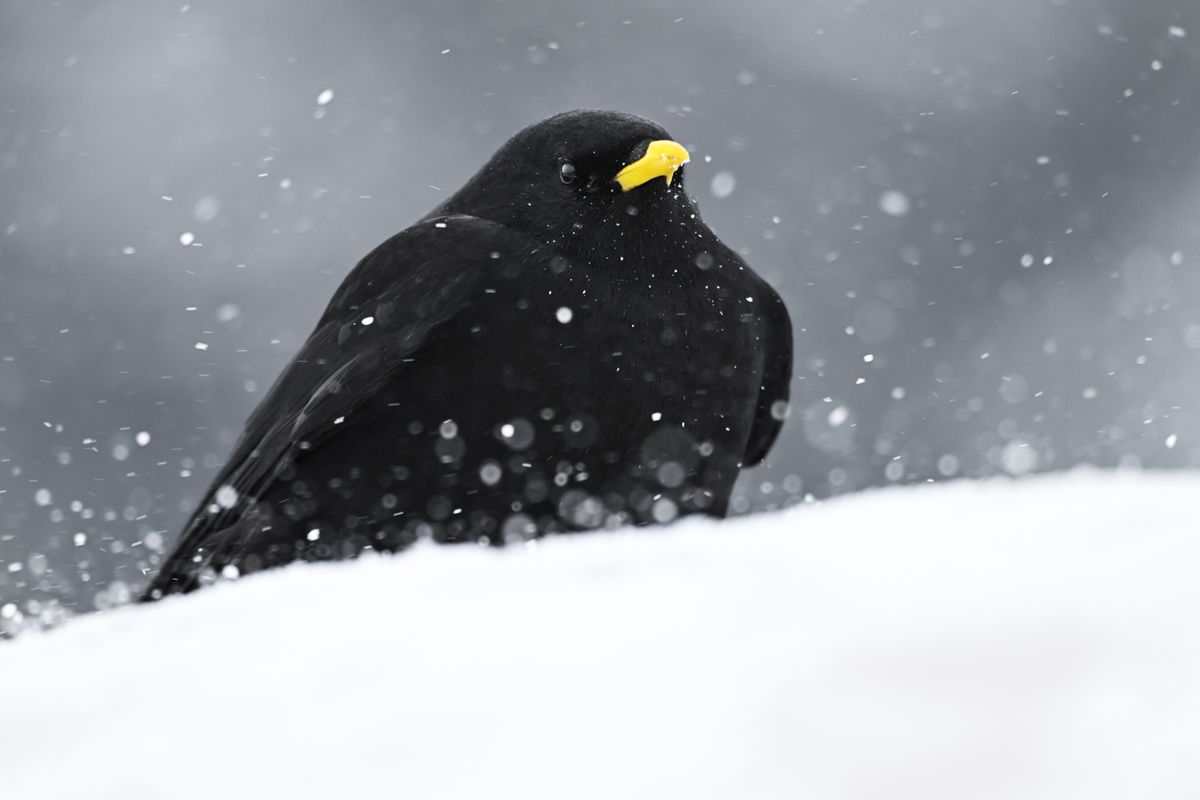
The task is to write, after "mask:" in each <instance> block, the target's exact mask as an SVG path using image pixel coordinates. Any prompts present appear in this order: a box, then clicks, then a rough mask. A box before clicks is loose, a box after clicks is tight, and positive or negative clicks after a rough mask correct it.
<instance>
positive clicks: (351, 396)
mask: <svg viewBox="0 0 1200 800" xmlns="http://www.w3.org/2000/svg"><path fill="white" fill-rule="evenodd" d="M536 250H537V247H536V245H534V244H532V243H531V242H530V241H529V240H528V239H526V238H525V237H524V236H522V235H521V234H518V233H515V232H513V231H510V230H509V229H507V228H504V227H502V226H500V225H497V224H495V223H492V222H487V221H485V220H480V219H476V218H474V217H463V216H455V217H443V218H433V219H429V220H426V221H422V222H420V223H418V224H417V225H415V226H413V227H412V228H409V229H407V230H405V231H404V232H402V233H400V234H397V235H396V236H394V237H392V238H391V239H389V240H388V241H386V242H384V243H383V244H382V245H380V246H379V247H378V248H376V249H375V250H374V251H373V252H371V253H370V254H369V255H367V256H366V257H365V258H364V259H363V260H362V261H360V262H359V263H358V265H357V266H356V267H355V268H354V270H353V271H352V272H351V273H350V275H349V276H348V277H347V278H346V280H345V281H343V283H342V285H341V287H340V288H339V289H338V291H337V292H336V293H335V295H334V297H333V299H332V300H331V301H330V303H329V306H328V307H327V308H326V310H325V313H324V314H323V315H322V316H321V320H320V322H318V324H317V327H316V329H315V330H314V331H313V333H312V335H311V336H310V337H309V338H308V341H306V342H305V343H304V346H303V347H302V348H301V350H300V352H299V353H298V354H297V355H296V358H295V359H294V360H293V361H292V363H291V364H290V365H288V367H287V368H286V369H285V370H284V371H283V373H282V374H281V375H280V376H279V378H278V379H277V380H276V381H275V384H274V385H273V386H272V387H271V390H270V391H269V392H268V393H267V395H266V397H264V399H263V401H262V403H260V404H259V406H258V408H257V409H256V410H255V411H254V413H253V414H252V415H251V416H250V419H249V420H248V421H247V423H246V429H245V431H244V432H243V434H242V437H241V439H240V440H239V442H238V444H237V446H236V447H235V448H234V452H233V454H232V455H231V456H230V458H229V460H228V462H226V464H225V467H224V468H223V469H222V470H221V472H220V473H219V474H218V476H217V478H216V480H215V481H213V484H212V486H211V487H210V488H209V491H208V494H207V496H206V498H205V501H204V502H203V503H202V504H201V505H200V507H199V508H198V509H197V510H196V512H195V513H194V514H193V515H192V517H191V519H190V520H189V521H188V523H187V525H186V526H184V530H183V535H182V537H181V538H180V541H179V544H178V545H176V548H175V550H174V552H173V553H172V555H171V556H170V558H168V560H167V563H166V564H165V565H164V567H163V569H162V570H161V572H160V573H159V575H158V577H157V578H156V579H155V581H154V582H153V583H152V584H151V586H150V589H149V590H147V594H146V596H147V597H150V596H153V595H154V594H155V593H156V591H157V592H162V593H166V592H169V591H178V590H179V589H180V588H182V587H181V583H186V584H188V588H190V585H191V584H192V582H193V581H194V575H195V574H196V573H198V572H199V571H200V570H201V569H202V568H203V565H204V564H205V563H207V562H208V561H209V560H210V559H211V556H212V554H213V553H214V552H215V551H218V550H221V551H223V550H227V549H229V547H230V546H231V545H232V544H233V543H232V542H230V541H226V540H228V539H230V537H238V536H240V535H242V533H240V532H239V526H238V525H237V523H238V520H239V519H241V518H242V517H244V516H245V514H246V513H247V511H248V510H249V509H250V508H251V507H252V506H253V504H254V503H255V502H257V500H258V498H259V497H260V496H261V495H262V494H263V493H264V492H265V491H266V489H267V488H268V487H269V486H270V485H271V483H272V482H273V481H274V480H275V478H276V476H277V475H278V474H279V472H280V471H281V470H283V469H284V468H286V467H287V466H288V464H290V463H291V461H292V460H293V459H294V458H295V457H296V456H297V455H298V454H299V453H300V452H302V451H304V450H308V449H311V448H314V447H316V446H318V445H319V444H320V443H321V442H322V441H325V440H326V439H328V438H329V437H330V436H333V435H336V433H337V432H338V431H339V430H341V429H342V428H341V427H340V426H341V423H342V421H343V419H344V418H345V417H347V416H348V415H350V414H351V413H353V411H354V410H355V409H356V408H357V407H359V406H360V405H361V404H362V403H363V402H365V401H367V400H368V399H370V398H371V397H373V396H374V395H375V394H376V393H377V392H378V391H379V390H380V388H381V387H382V386H384V385H385V384H386V383H388V382H389V381H392V380H395V378H396V377H397V376H398V375H400V374H401V373H402V371H403V370H404V368H405V365H406V364H408V363H411V362H412V361H413V360H414V359H415V358H417V357H419V354H420V351H421V349H422V347H423V345H424V344H425V343H426V342H428V341H429V340H430V338H431V337H432V336H433V335H434V334H436V332H437V331H438V329H439V328H441V327H442V326H444V325H445V324H446V323H447V322H448V321H450V320H451V319H453V318H455V317H456V316H458V315H459V314H461V313H462V312H463V311H464V310H465V309H466V308H467V307H468V306H469V305H470V302H471V300H472V299H473V298H474V297H475V296H476V295H477V293H478V292H479V291H480V290H481V283H483V279H484V277H485V276H486V275H487V274H488V273H489V272H490V271H494V270H497V269H506V270H507V269H509V266H508V265H513V264H525V263H529V261H530V260H531V258H530V257H531V255H532V254H533V252H536ZM343 387H347V388H346V390H345V391H343ZM197 556H199V558H197Z"/></svg>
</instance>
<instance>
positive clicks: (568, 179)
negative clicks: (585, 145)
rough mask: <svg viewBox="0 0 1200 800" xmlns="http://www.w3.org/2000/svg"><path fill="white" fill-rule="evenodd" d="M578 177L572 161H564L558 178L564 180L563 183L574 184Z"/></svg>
mask: <svg viewBox="0 0 1200 800" xmlns="http://www.w3.org/2000/svg"><path fill="white" fill-rule="evenodd" d="M577 176H578V172H577V171H576V169H575V165H574V164H572V163H571V162H570V161H564V162H563V163H562V166H561V167H559V168H558V177H559V178H561V179H562V182H563V183H567V184H571V183H574V182H575V178H576V177H577Z"/></svg>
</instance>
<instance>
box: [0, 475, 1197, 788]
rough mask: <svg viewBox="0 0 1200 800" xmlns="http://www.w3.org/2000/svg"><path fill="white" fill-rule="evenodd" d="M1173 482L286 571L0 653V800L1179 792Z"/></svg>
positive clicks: (963, 492) (1188, 480) (926, 495)
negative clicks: (14, 799) (0, 793)
mask: <svg viewBox="0 0 1200 800" xmlns="http://www.w3.org/2000/svg"><path fill="white" fill-rule="evenodd" d="M1198 493H1200V477H1197V476H1178V475H1177V476H1168V475H1154V476H1150V475H1111V474H1109V475H1102V474H1091V473H1088V474H1073V475H1069V476H1060V477H1051V478H1041V479H1036V480H1028V481H1023V482H1005V481H998V482H988V483H975V484H972V483H958V484H953V485H944V486H937V487H918V488H909V489H897V490H889V491H883V492H877V493H873V494H866V495H861V496H858V497H854V498H849V499H845V500H840V501H836V502H831V503H827V504H825V505H822V506H817V507H807V508H802V509H795V510H792V511H790V512H787V513H781V514H774V515H765V516H760V517H754V518H748V519H742V520H740V521H734V522H729V523H725V524H719V525H718V524H713V523H709V522H699V521H689V522H685V523H683V524H680V525H676V526H674V527H673V528H670V529H669V530H666V531H659V532H646V531H643V532H636V533H634V532H621V533H617V534H611V535H605V534H598V535H593V536H585V537H575V538H560V539H555V540H550V541H546V542H543V543H541V544H540V545H538V546H536V547H533V548H529V549H522V550H516V549H513V550H508V551H501V552H498V551H491V550H478V549H474V548H470V547H457V548H433V547H431V548H427V549H421V550H417V551H416V552H411V553H408V554H406V555H404V556H402V557H399V558H392V559H387V558H371V559H364V560H361V561H359V562H355V563H347V564H339V565H322V566H307V567H298V568H291V569H288V570H283V571H279V572H276V573H273V574H267V575H263V576H259V577H256V578H254V579H250V580H246V581H242V582H240V583H237V584H233V585H229V586H225V587H222V588H218V589H215V590H210V591H206V592H202V593H200V594H197V595H193V596H190V597H186V598H178V599H171V600H167V601H165V602H163V603H160V604H157V605H154V606H147V607H137V608H126V609H122V610H120V611H116V612H112V613H109V614H106V615H97V616H94V617H91V618H84V619H79V620H76V621H73V622H72V623H70V624H69V625H67V626H66V627H65V628H63V629H61V630H58V631H54V632H51V633H48V634H42V635H29V636H26V637H23V638H22V639H20V640H18V641H16V642H14V643H11V644H8V645H5V646H3V647H0V787H3V793H4V795H5V796H6V797H37V798H77V797H90V798H121V799H122V800H125V799H126V798H135V797H153V798H210V797H219V798H226V797H253V798H265V797H288V798H309V797H312V798H330V797H347V798H357V797H368V796H386V797H398V798H404V797H407V798H424V797H489V798H495V797H514V798H516V797H519V798H537V797H545V798H592V797H595V798H630V797H644V798H735V797H738V798H776V797H778V798H801V797H812V798H881V800H882V799H884V798H886V800H895V798H907V797H911V798H921V799H922V800H929V799H930V798H942V797H945V798H1000V797H1014V798H1018V797H1019V798H1023V799H1025V798H1056V800H1060V799H1061V798H1087V800H1096V798H1109V797H1111V798H1128V797H1154V798H1159V799H1161V798H1173V797H1181V798H1182V797H1188V798H1194V797H1198V796H1200V770H1198V769H1196V767H1195V764H1194V759H1195V747H1196V743H1197V742H1200V693H1198V685H1200V678H1198V676H1200V629H1198V627H1197V625H1196V620H1195V617H1196V614H1197V610H1198V609H1200V602H1198V601H1200V581H1198V580H1197V568H1196V563H1197V560H1198V558H1200V538H1198V536H1200V522H1197V514H1196V513H1195V511H1194V505H1195V502H1196V498H1197V494H1198Z"/></svg>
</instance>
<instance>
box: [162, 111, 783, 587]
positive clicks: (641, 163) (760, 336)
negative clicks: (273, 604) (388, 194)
mask: <svg viewBox="0 0 1200 800" xmlns="http://www.w3.org/2000/svg"><path fill="white" fill-rule="evenodd" d="M687 160H688V154H687V151H686V150H685V149H684V148H683V147H682V146H681V145H679V144H677V143H676V142H674V141H672V140H671V137H670V136H669V135H668V134H667V132H666V131H665V130H664V129H663V128H662V127H660V126H659V125H657V124H655V123H653V122H651V121H649V120H645V119H642V118H640V117H635V116H631V115H628V114H620V113H615V112H606V111H574V112H569V113H565V114H560V115H558V116H554V117H551V118H550V119H547V120H545V121H543V122H540V123H537V124H535V125H532V126H530V127H528V128H526V129H525V130H523V131H521V132H520V133H518V134H517V135H516V136H514V137H513V138H512V139H510V140H509V141H508V143H506V144H505V145H504V146H503V147H501V148H500V150H499V152H497V153H496V154H495V155H494V156H493V157H492V159H491V160H490V161H489V162H488V163H487V164H486V165H484V167H483V169H482V170H480V171H479V173H478V174H477V175H475V177H473V178H471V180H469V181H468V182H467V184H466V185H465V186H464V187H463V188H462V189H461V190H459V191H458V192H457V193H456V194H455V195H454V196H453V197H451V198H450V199H449V200H448V201H446V202H445V203H444V204H443V205H441V206H440V207H438V208H437V209H435V210H434V211H433V212H431V213H430V214H429V215H428V216H426V217H425V218H423V219H422V220H420V221H419V222H417V223H416V224H415V225H413V226H412V227H410V228H408V229H406V230H404V231H402V232H400V233H398V234H396V235H395V236H393V237H392V238H391V239H388V240H387V241H386V242H384V243H383V244H381V245H380V246H379V247H377V248H376V249H375V250H374V251H372V252H371V253H370V254H368V255H367V256H366V257H365V258H364V259H363V260H362V261H360V262H359V263H358V265H357V266H356V267H355V268H354V270H353V271H351V273H350V275H349V276H348V277H347V278H346V280H345V281H344V282H343V283H342V285H341V286H340V287H339V288H338V290H337V292H336V293H335V294H334V296H333V299H332V300H331V301H330V303H329V306H328V308H327V309H326V310H325V313H324V314H323V315H322V316H321V319H320V321H319V322H318V323H317V326H316V329H315V330H314V331H313V333H312V335H311V336H310V337H309V339H308V341H307V342H305V344H304V346H303V347H302V348H301V350H300V352H299V354H298V355H297V356H296V358H295V360H294V361H293V362H292V363H291V365H290V366H288V368H287V369H286V370H284V372H283V374H282V375H281V376H280V377H279V378H278V379H277V380H276V382H275V385H274V386H273V387H272V388H271V390H270V392H268V394H267V395H266V397H265V398H264V399H263V401H262V403H261V404H260V405H259V407H258V409H257V410H256V411H255V412H254V413H253V414H252V415H251V417H250V419H249V421H248V422H247V423H246V430H245V432H244V434H243V435H242V438H241V440H240V442H239V443H238V444H237V446H236V448H235V449H234V452H233V454H232V455H231V457H230V459H229V461H228V463H227V464H226V465H225V467H224V468H223V469H222V470H221V473H220V475H219V476H218V477H217V479H216V481H215V482H214V483H213V485H212V488H211V489H210V490H209V492H208V495H207V496H206V498H205V500H204V502H203V503H202V504H201V506H200V507H199V508H198V509H197V510H196V512H195V513H194V514H193V515H192V518H191V519H190V520H189V522H188V523H187V525H186V527H185V528H184V531H183V535H182V538H181V540H180V542H179V544H178V546H177V548H176V550H175V551H174V553H173V554H172V555H171V556H170V557H169V558H168V559H167V561H166V563H165V565H164V567H163V569H162V571H161V572H160V573H159V575H158V576H157V578H156V579H155V580H154V582H153V583H152V585H151V587H150V589H149V590H147V592H146V594H145V595H144V599H156V598H158V597H161V596H163V595H164V594H170V593H174V592H182V591H190V590H191V589H194V588H196V587H197V586H199V585H202V584H203V583H206V582H208V581H209V580H212V579H214V578H215V577H217V576H220V575H225V576H230V575H235V574H245V573H249V572H254V571H257V570H261V569H264V568H267V567H272V566H276V565H280V564H285V563H288V562H291V561H295V560H320V559H332V558H344V557H349V556H353V555H355V554H357V553H359V552H360V551H362V550H364V549H367V548H371V549H375V550H386V551H394V550H399V549H402V548H404V547H406V546H407V545H409V544H411V543H413V542H414V541H417V540H419V539H422V538H431V539H433V540H435V541H442V542H453V541H482V542H491V543H494V544H502V543H504V542H508V541H514V540H523V539H528V538H531V537H535V536H539V535H542V534H546V533H554V532H560V531H576V530H586V529H591V528H601V527H613V526H617V525H627V524H635V525H637V524H646V523H652V522H666V521H669V520H671V519H673V518H675V517H677V516H681V515H686V514H695V513H700V514H707V515H710V516H715V517H721V516H724V515H725V513H726V509H727V506H728V501H729V495H730V491H731V490H732V487H733V484H734V480H735V479H736V478H737V474H738V470H739V469H740V468H741V467H744V466H750V465H753V464H757V463H758V462H759V461H761V460H762V458H763V457H764V456H765V455H766V453H767V450H768V449H769V448H770V447H771V444H772V442H774V440H775V437H776V435H777V434H778V432H779V428H780V425H781V424H782V423H781V421H782V419H783V417H784V412H785V410H786V405H787V400H788V383H789V380H790V373H791V352H792V334H791V323H790V321H789V319H788V314H787V311H786V309H785V308H784V305H783V303H782V301H781V300H780V298H779V296H778V295H777V294H776V293H775V292H774V290H772V289H771V287H770V286H768V285H767V284H766V283H765V282H763V280H762V279H761V278H759V277H758V276H757V275H756V274H755V273H754V272H753V271H752V270H751V269H750V268H749V267H748V266H747V265H746V264H745V263H744V262H743V261H742V259H741V258H739V257H738V256H737V255H736V254H735V253H733V252H732V251H731V250H730V249H729V248H727V247H726V246H725V245H723V244H722V243H721V241H720V240H719V239H718V238H717V237H716V235H715V234H714V233H713V232H712V231H711V230H709V229H708V227H707V226H706V225H705V224H704V223H703V222H702V221H701V219H700V214H699V212H698V211H697V209H696V205H695V203H694V202H693V200H692V199H691V198H689V197H688V195H687V194H686V193H685V192H684V187H683V164H684V163H685V162H687Z"/></svg>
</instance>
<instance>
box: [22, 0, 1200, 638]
mask: <svg viewBox="0 0 1200 800" xmlns="http://www.w3.org/2000/svg"><path fill="white" fill-rule="evenodd" d="M1198 60H1200V6H1197V4H1196V3H1194V2H1192V0H1005V2H997V1H996V0H987V1H986V2H982V1H979V2H973V1H971V0H825V1H821V0H789V1H787V2H784V1H783V0H779V1H778V2H770V1H769V0H739V2H736V3H731V2H724V1H722V2H694V3H684V2H653V1H652V2H645V1H644V0H643V1H642V2H627V1H626V0H615V1H612V2H604V3H598V2H557V1H555V0H506V1H504V2H475V3H467V2H448V1H447V0H438V2H433V1H432V0H431V1H429V2H413V1H410V2H382V1H377V2H336V3H335V2H326V3H321V2H313V1H311V0H305V1H303V2H296V1H292V2H282V1H274V0H213V1H210V0H199V1H197V2H191V3H179V2H176V3H173V4H172V3H149V2H144V3H143V2H73V3H66V4H51V3H47V2H34V1H33V0H2V1H0V628H3V629H5V630H10V631H11V630H15V629H17V628H18V627H21V626H23V625H30V624H36V623H37V622H39V621H53V620H54V619H55V618H56V617H57V616H59V615H61V614H63V613H65V612H70V611H83V610H89V609H93V608H104V607H107V606H109V605H111V604H113V603H118V602H121V601H122V600H124V599H126V598H127V597H128V596H129V594H130V592H134V591H136V590H137V588H138V587H140V586H141V585H142V584H143V583H144V582H145V581H146V580H147V575H148V573H152V572H153V570H154V569H155V566H156V564H157V563H158V560H159V559H160V558H161V556H162V554H163V553H164V551H167V550H169V548H170V546H171V544H172V543H173V541H174V538H175V536H176V535H177V533H178V529H179V526H180V525H181V524H182V522H183V520H184V517H185V516H186V514H187V513H188V512H189V511H190V510H191V509H192V507H193V506H194V505H195V503H196V502H197V501H198V499H199V497H200V495H201V493H202V492H203V490H204V489H205V488H206V487H207V485H208V483H209V481H210V479H211V477H212V476H213V474H214V472H215V470H216V468H217V466H218V465H219V464H220V463H221V461H222V459H223V458H224V457H225V455H226V453H227V451H228V450H229V449H230V447H231V445H232V443H233V441H234V439H235V437H236V436H237V434H238V432H239V429H240V426H241V423H242V421H243V419H244V418H245V417H246V415H247V414H248V412H249V411H250V409H251V408H252V407H253V406H254V404H255V403H256V402H257V401H258V399H259V398H260V397H261V396H262V394H263V392H264V390H265V389H266V388H267V387H268V386H269V384H270V382H271V380H272V379H273V377H274V376H275V374H276V372H277V371H278V370H279V369H280V368H281V367H282V366H283V365H284V364H285V363H286V361H287V360H288V359H289V357H290V356H291V354H292V353H293V352H294V350H295V349H296V348H297V347H298V346H299V344H300V343H301V342H302V341H303V339H304V338H305V336H306V335H307V333H308V331H309V329H310V327H311V326H312V324H313V323H314V322H315V319H316V317H317V315H318V313H319V311H320V309H321V308H322V307H323V305H324V303H325V301H326V300H327V299H328V297H329V295H330V294H331V293H332V291H333V289H334V288H335V287H336V285H337V284H338V282H339V281H340V280H341V278H342V276H343V275H344V274H345V273H346V272H347V271H348V270H349V269H350V267H351V266H352V265H353V264H354V263H355V262H356V260H357V259H358V258H359V257H361V256H362V255H364V254H365V253H366V252H367V251H368V250H369V249H371V248H372V247H373V246H374V245H375V244H376V243H378V242H379V241H381V240H382V239H384V238H386V237H387V236H389V235H390V234H392V233H393V232H395V231H397V230H399V229H401V228H403V227H405V226H406V225H408V224H409V223H410V222H412V221H413V220H415V219H416V218H417V217H419V216H420V215H422V214H424V213H425V212H426V211H428V210H429V209H430V208H432V207H433V206H434V205H436V204H437V203H438V202H439V201H441V200H443V199H444V198H446V197H447V196H448V194H449V193H450V192H452V191H453V190H454V189H455V188H456V187H457V186H459V185H460V184H461V183H462V182H463V180H464V179H465V178H467V177H468V176H469V175H470V174H472V173H473V172H474V171H475V170H476V169H477V168H478V167H479V166H480V165H481V164H482V163H483V162H484V161H485V160H486V159H487V158H488V156H489V155H490V154H491V153H492V151H493V150H494V149H495V148H496V147H498V146H499V145H500V144H501V143H502V142H503V141H504V140H505V139H506V138H507V137H508V136H509V135H511V134H512V133H514V132H515V131H516V130H518V129H519V128H521V127H523V126H524V125H526V124H528V123H530V122H533V121H535V120H537V119H539V118H542V117H545V116H547V115H549V114H552V113H555V112H558V111H562V110H566V109H571V108H580V107H601V108H614V109H620V110H625V111H631V112H635V113H639V114H642V115H645V116H648V117H652V118H654V119H656V120H658V121H659V122H661V123H663V124H664V125H665V126H666V127H667V128H668V129H669V130H670V131H671V132H672V134H673V135H674V136H675V137H676V138H677V139H679V140H680V141H681V142H683V143H684V144H685V145H686V146H687V147H688V148H689V149H690V150H691V151H692V153H693V163H692V164H691V165H690V166H689V168H688V171H689V175H688V188H689V191H690V192H691V193H692V194H693V195H695V196H696V197H697V199H698V200H699V203H700V206H701V209H702V210H703V212H704V214H705V217H706V219H707V221H708V223H709V224H710V225H711V226H712V227H713V228H714V230H716V231H717V232H718V234H720V235H721V236H722V237H723V238H724V240H725V241H726V242H727V243H729V244H730V245H731V246H732V247H734V248H736V249H738V250H740V251H741V252H742V253H743V254H744V255H745V256H746V258H747V260H748V261H749V262H750V263H751V264H752V265H754V267H755V268H756V269H757V270H759V271H760V272H761V273H762V274H763V275H764V276H765V277H766V278H767V279H768V280H770V281H771V282H772V283H773V284H774V285H775V286H777V287H778V288H779V289H780V291H781V292H782V293H783V295H784V297H785V299H786V300H787V302H788V304H789V307H790V309H791V313H792V317H793V320H794V324H795V326H796V346H797V360H796V369H795V383H794V388H793V397H794V404H793V408H792V415H791V419H790V421H789V422H788V425H787V427H786V428H785V431H784V435H783V438H782V440H781V441H780V443H779V444H778V445H777V446H776V449H775V451H774V453H773V454H772V457H771V458H770V463H769V464H768V465H767V466H764V467H763V468H761V469H758V470H756V471H754V472H752V473H749V474H747V475H746V476H744V480H743V482H742V483H741V484H740V498H739V499H738V500H737V508H738V510H743V511H744V510H759V509H767V508H771V507H776V506H781V505H785V504H788V503H792V502H799V501H801V500H802V499H803V498H805V497H806V496H811V497H816V498H821V497H826V496H829V495H832V494H837V493H843V492H848V491H852V490H857V489H861V488H864V487H871V486H881V485H887V484H896V483H909V482H917V481H925V480H931V479H932V480H940V479H949V478H954V477H960V476H968V477H978V476H985V475H992V474H998V473H999V474H1003V473H1008V474H1014V475H1017V474H1024V473H1030V472H1035V471H1044V470H1054V469H1062V468H1067V467H1070V466H1073V465H1077V464H1081V463H1092V464H1099V465H1106V466H1114V465H1123V466H1126V467H1147V468H1149V467H1154V468H1178V467H1189V466H1196V465H1197V463H1198V462H1200V380H1198V378H1200V280H1198V277H1197V276H1198V272H1197V268H1198V263H1200V226H1198V225H1197V224H1196V221H1197V220H1200V136H1198V132H1200V125H1198V123H1200V63H1198ZM902 524H903V525H919V524H920V521H919V520H906V521H904V522H903V523H902ZM964 524H966V525H969V524H970V520H969V519H965V520H964ZM898 527H899V522H898Z"/></svg>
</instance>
